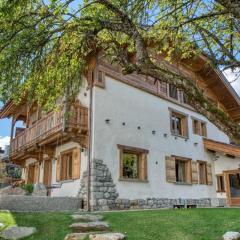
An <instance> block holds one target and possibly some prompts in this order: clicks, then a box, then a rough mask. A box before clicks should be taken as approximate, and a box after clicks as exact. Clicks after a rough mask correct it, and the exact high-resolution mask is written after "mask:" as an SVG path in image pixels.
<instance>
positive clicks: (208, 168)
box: [207, 163, 213, 185]
mask: <svg viewBox="0 0 240 240" xmlns="http://www.w3.org/2000/svg"><path fill="white" fill-rule="evenodd" d="M207 184H208V185H212V184H213V180H212V165H211V163H208V164H207Z"/></svg>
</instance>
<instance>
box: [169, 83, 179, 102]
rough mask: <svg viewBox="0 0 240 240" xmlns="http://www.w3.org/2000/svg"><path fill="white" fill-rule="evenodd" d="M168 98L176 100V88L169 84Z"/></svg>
mask: <svg viewBox="0 0 240 240" xmlns="http://www.w3.org/2000/svg"><path fill="white" fill-rule="evenodd" d="M169 96H170V97H171V98H174V99H178V90H177V87H176V86H175V85H173V84H169Z"/></svg>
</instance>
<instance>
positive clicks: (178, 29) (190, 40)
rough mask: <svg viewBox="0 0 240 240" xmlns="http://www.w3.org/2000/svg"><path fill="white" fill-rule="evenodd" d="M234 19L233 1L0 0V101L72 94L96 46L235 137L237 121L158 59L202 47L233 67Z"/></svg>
mask: <svg viewBox="0 0 240 240" xmlns="http://www.w3.org/2000/svg"><path fill="white" fill-rule="evenodd" d="M239 21H240V3H239V2H238V1H235V0H161V1H158V0H95V1H87V0H85V1H80V0H21V1H19V0H1V1H0V100H2V101H4V102H5V101H6V100H8V99H14V100H15V101H16V102H19V101H20V100H21V99H22V98H23V97H26V95H27V96H28V99H29V101H33V100H35V101H37V102H38V103H39V104H41V105H42V106H43V107H45V108H47V109H49V108H53V106H54V105H55V102H56V99H57V98H58V97H59V96H63V95H64V94H65V93H66V92H67V93H68V96H70V97H71V96H75V95H76V93H77V92H78V89H79V86H80V85H81V82H82V76H83V75H84V73H85V72H86V70H87V67H88V62H89V59H90V58H91V56H93V55H94V54H96V53H97V52H98V51H99V50H103V52H104V53H105V55H106V57H107V58H108V59H109V60H111V61H112V62H116V63H118V64H120V65H121V66H122V69H123V73H125V74H128V73H132V72H136V73H138V74H146V75H149V76H152V77H154V78H155V79H156V80H164V81H166V82H170V83H173V84H175V85H176V86H177V87H179V88H182V89H183V90H184V91H185V92H186V93H187V95H188V99H189V102H190V104H191V105H193V106H194V107H195V108H196V109H197V110H198V111H199V112H200V113H202V114H204V115H205V116H207V117H208V119H209V120H210V121H212V122H214V123H215V124H216V125H217V126H218V127H219V128H221V129H222V130H223V131H225V132H226V133H227V134H228V135H229V136H230V137H232V138H235V139H240V133H239V132H240V131H239V125H238V124H236V123H234V122H233V121H231V120H230V119H229V118H228V116H227V115H226V114H225V113H224V112H222V111H221V110H219V109H217V108H216V106H213V105H212V104H211V103H210V102H209V101H208V100H207V99H206V98H205V96H204V95H203V93H202V92H201V91H200V90H199V89H197V88H196V86H195V85H194V84H193V83H192V81H191V80H190V79H188V78H186V77H184V76H182V75H180V74H178V73H176V72H171V71H170V70H169V69H166V68H165V67H164V65H163V64H162V62H164V61H169V62H171V61H176V60H181V59H185V58H189V57H192V56H195V55H198V54H204V55H205V56H207V57H208V59H209V63H210V64H212V65H213V66H214V67H221V68H222V69H228V68H230V69H232V70H235V71H239V67H240V54H239V49H240V24H239ZM156 53H157V54H162V55H164V59H163V60H162V62H161V61H156V60H155V56H156Z"/></svg>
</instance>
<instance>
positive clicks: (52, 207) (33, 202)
mask: <svg viewBox="0 0 240 240" xmlns="http://www.w3.org/2000/svg"><path fill="white" fill-rule="evenodd" d="M80 208H82V199H81V198H75V197H45V196H20V195H0V209H1V210H10V211H17V212H41V211H74V210H77V209H80Z"/></svg>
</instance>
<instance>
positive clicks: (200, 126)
mask: <svg viewBox="0 0 240 240" xmlns="http://www.w3.org/2000/svg"><path fill="white" fill-rule="evenodd" d="M191 118H192V131H193V134H195V135H199V136H201V137H207V122H206V121H203V120H200V119H198V118H195V117H191ZM195 122H196V123H197V125H198V129H197V131H195V130H196V129H195ZM203 126H204V127H203Z"/></svg>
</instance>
